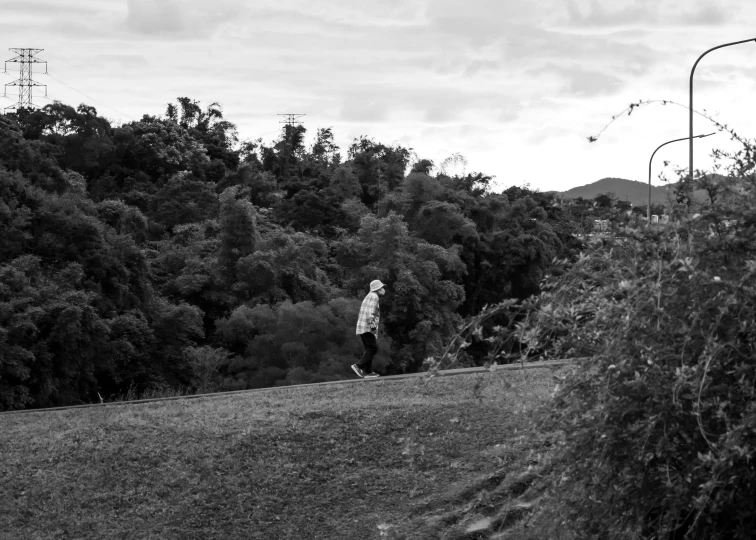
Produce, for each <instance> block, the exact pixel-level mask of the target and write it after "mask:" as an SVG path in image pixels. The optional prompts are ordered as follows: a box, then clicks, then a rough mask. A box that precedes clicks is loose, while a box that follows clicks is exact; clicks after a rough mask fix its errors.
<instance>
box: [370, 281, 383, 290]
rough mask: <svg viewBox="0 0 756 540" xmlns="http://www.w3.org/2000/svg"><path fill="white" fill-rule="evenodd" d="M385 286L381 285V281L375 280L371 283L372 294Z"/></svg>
mask: <svg viewBox="0 0 756 540" xmlns="http://www.w3.org/2000/svg"><path fill="white" fill-rule="evenodd" d="M383 286H384V285H383V283H381V280H380V279H374V280H373V281H371V282H370V292H375V291H377V290H378V289H380V288H382V287H383Z"/></svg>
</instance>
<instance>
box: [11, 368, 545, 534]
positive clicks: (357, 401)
mask: <svg viewBox="0 0 756 540" xmlns="http://www.w3.org/2000/svg"><path fill="white" fill-rule="evenodd" d="M553 385H554V383H553V371H552V370H551V369H533V370H524V371H501V372H497V373H486V374H475V375H464V376H455V377H438V378H435V379H433V380H432V381H430V382H429V383H424V382H423V381H422V379H404V380H398V381H363V382H361V383H357V384H342V385H335V386H323V387H309V388H301V389H298V388H296V387H293V388H292V387H289V388H282V389H271V390H268V391H265V392H257V393H249V394H241V395H233V396H220V397H214V398H207V399H197V400H179V401H169V402H162V403H151V404H142V405H122V406H108V407H104V408H101V409H100V408H96V409H79V410H69V411H60V412H47V413H32V414H18V415H5V416H0V535H2V536H1V537H2V538H3V539H14V540H21V539H37V538H39V539H56V538H61V539H62V538H97V539H100V540H107V539H123V540H125V539H150V538H155V539H158V538H160V539H174V538H175V539H195V538H196V539H208V538H224V539H226V538H261V539H263V538H264V539H287V538H292V539H294V538H296V539H320V538H322V539H336V538H345V539H369V538H391V537H394V538H400V537H407V538H425V537H428V538H436V537H440V536H439V535H441V533H439V531H441V530H447V531H450V530H452V529H454V530H467V529H469V526H467V525H465V527H462V528H460V527H461V526H462V524H463V523H464V522H465V520H467V522H468V523H472V522H473V521H475V519H476V518H475V516H474V514H475V507H476V506H479V503H480V497H479V495H478V492H479V489H478V488H483V487H486V486H488V487H490V484H491V479H492V478H493V479H495V482H496V483H498V482H499V480H501V479H502V471H504V470H506V468H507V464H508V463H512V464H515V463H517V466H520V465H521V464H522V463H523V459H524V458H525V457H526V455H527V454H529V453H530V452H532V450H533V448H532V444H531V442H529V441H527V440H525V439H526V438H524V437H522V433H523V430H524V429H526V428H527V427H528V425H529V424H530V421H531V420H530V417H531V413H532V411H533V410H534V409H535V407H536V406H538V405H539V404H541V403H543V402H544V401H545V400H546V399H548V395H549V392H550V391H551V389H552V388H553ZM518 434H519V435H518ZM497 445H498V446H497ZM513 466H514V465H513ZM517 472H518V473H519V472H520V471H517ZM475 501H477V502H475ZM468 502H470V504H467V503H468ZM468 507H469V508H468ZM502 524H503V522H501V523H500V525H502ZM489 525H490V523H489ZM499 528H501V527H499ZM421 529H422V530H424V531H425V532H422V531H421ZM488 530H489V531H491V528H490V527H489V528H488ZM413 531H414V532H413ZM432 531H436V532H432ZM405 535H406V536H405ZM441 536H444V537H447V536H448V535H447V534H446V533H443V535H441ZM465 537H467V536H465ZM469 537H470V538H478V537H482V536H478V535H477V534H476V535H474V536H469Z"/></svg>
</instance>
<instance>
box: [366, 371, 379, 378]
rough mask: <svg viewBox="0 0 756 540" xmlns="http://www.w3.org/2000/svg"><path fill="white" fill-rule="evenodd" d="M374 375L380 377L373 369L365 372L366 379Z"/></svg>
mask: <svg viewBox="0 0 756 540" xmlns="http://www.w3.org/2000/svg"><path fill="white" fill-rule="evenodd" d="M376 377H380V375H379V374H378V373H376V372H375V371H371V372H370V373H365V378H366V379H375V378H376Z"/></svg>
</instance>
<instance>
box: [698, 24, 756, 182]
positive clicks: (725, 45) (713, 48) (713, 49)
mask: <svg viewBox="0 0 756 540" xmlns="http://www.w3.org/2000/svg"><path fill="white" fill-rule="evenodd" d="M749 41H754V42H756V38H750V39H742V40H740V41H733V42H732V43H724V44H722V45H717V46H716V47H712V48H711V49H709V50H708V51H706V52H705V53H703V54H702V55H701V56H699V57H698V60H696V63H695V64H693V69H691V70H690V102H689V107H688V113H689V114H690V118H689V124H690V130H689V131H688V133H689V135H688V138H689V139H690V147H689V156H688V157H689V163H688V166H689V173H690V181H691V183H692V182H693V139H695V138H696V137H694V136H693V72H694V71H696V66H697V65H698V62H700V61H701V58H703V57H704V56H706V55H707V54H709V53H710V52H711V51H716V50H717V49H721V48H722V47H729V46H730V45H740V44H741V43H748V42H749Z"/></svg>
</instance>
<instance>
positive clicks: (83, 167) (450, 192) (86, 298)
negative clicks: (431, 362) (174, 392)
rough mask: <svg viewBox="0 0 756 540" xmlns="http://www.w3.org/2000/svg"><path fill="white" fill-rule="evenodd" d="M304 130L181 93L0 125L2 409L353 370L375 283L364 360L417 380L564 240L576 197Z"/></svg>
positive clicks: (577, 220)
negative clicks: (134, 116)
mask: <svg viewBox="0 0 756 540" xmlns="http://www.w3.org/2000/svg"><path fill="white" fill-rule="evenodd" d="M305 136H306V130H305V128H304V127H303V126H301V125H294V124H286V125H284V127H283V129H282V131H281V133H280V136H279V138H278V140H274V141H272V142H271V143H269V144H266V143H264V142H263V141H262V140H261V139H258V140H255V141H248V140H247V141H240V140H239V137H238V134H237V131H236V128H235V126H234V124H233V123H232V122H230V121H229V120H227V119H225V118H224V117H223V114H222V110H221V107H220V106H219V105H218V104H215V103H213V104H211V105H209V106H207V107H204V108H203V107H202V106H201V105H200V104H199V103H197V102H196V101H193V100H191V99H189V98H179V99H178V100H177V103H176V104H169V105H168V106H167V109H166V111H165V114H164V115H163V116H149V115H145V116H143V117H142V119H141V120H139V121H134V122H130V123H126V124H122V125H112V124H111V123H110V122H109V121H108V120H106V119H105V118H103V117H101V116H99V115H98V113H97V111H96V110H95V109H94V108H92V107H89V106H86V105H80V106H79V107H78V108H73V107H71V106H68V105H65V104H63V103H59V102H55V103H53V104H51V105H48V106H46V107H44V108H42V109H39V110H20V111H19V112H18V113H17V114H15V115H6V116H3V117H0V193H1V196H0V234H1V235H2V242H0V409H12V408H29V407H45V406H55V405H65V404H75V403H89V402H98V401H100V400H108V399H111V398H113V397H114V396H119V395H124V394H125V393H126V392H129V395H143V393H144V392H145V391H147V390H148V389H152V390H153V391H154V390H155V389H158V390H159V389H178V388H183V389H185V391H207V390H236V389H245V388H255V387H264V386H271V385H276V384H296V383H302V382H314V381H322V380H332V379H339V378H345V377H348V376H349V365H350V364H351V363H353V362H354V360H355V358H356V357H357V356H358V355H359V354H360V352H361V344H360V342H359V339H357V338H356V336H355V335H354V325H355V322H356V317H357V312H358V309H359V305H360V302H361V300H362V298H363V296H364V294H365V293H366V292H367V284H368V283H369V282H370V281H371V280H373V279H381V280H382V281H383V282H384V283H386V284H387V286H388V287H387V289H388V294H387V295H386V296H385V297H384V298H383V299H382V302H381V310H382V313H383V317H382V319H381V320H382V322H381V329H380V333H381V353H380V355H379V357H378V359H377V362H376V364H377V367H378V368H379V369H380V370H381V371H382V372H384V373H395V372H407V371H416V370H419V369H421V368H422V366H423V362H424V360H425V359H426V358H428V357H429V356H431V355H434V354H437V353H438V352H439V351H440V350H442V348H443V347H444V346H445V345H446V344H447V342H448V340H449V339H450V337H451V336H453V335H454V334H455V333H456V332H457V330H458V328H459V327H460V324H461V322H462V321H463V320H464V319H465V318H467V317H470V316H471V315H474V314H476V313H478V312H479V311H480V310H481V309H482V308H483V307H484V306H486V305H490V304H496V303H498V302H501V301H502V300H505V299H508V298H514V299H524V298H527V297H529V296H531V295H532V294H534V293H537V292H538V291H539V284H540V282H541V280H542V278H543V277H544V273H545V272H546V270H547V269H548V267H549V265H550V264H551V262H552V261H553V260H554V259H555V258H565V257H569V256H571V254H572V255H574V254H575V253H576V248H577V246H578V243H577V240H576V237H575V232H576V230H577V229H578V228H579V227H580V226H581V220H582V221H585V208H583V211H582V214H581V213H580V212H575V211H573V210H570V209H565V208H564V207H563V205H560V204H558V201H556V200H555V199H554V196H553V195H544V194H540V193H538V192H536V191H533V190H530V189H528V188H527V187H522V188H521V187H513V188H510V189H508V190H506V191H504V192H503V193H495V192H493V191H492V189H491V186H490V184H491V180H492V179H491V178H490V177H489V176H486V175H485V174H482V173H470V174H464V175H448V174H445V173H444V172H443V170H444V169H443V168H440V167H436V166H435V164H434V163H432V162H431V161H429V160H426V159H419V158H417V157H416V156H414V153H413V152H412V150H411V149H409V148H404V147H401V146H397V145H393V146H392V145H386V144H382V143H380V142H377V141H375V140H373V139H371V138H369V137H365V136H363V137H360V138H357V139H355V140H354V141H353V142H352V144H351V145H350V146H349V148H347V149H345V152H343V154H342V149H341V148H339V147H337V146H336V145H335V143H334V134H333V132H332V130H331V129H329V128H324V129H319V130H317V132H316V135H315V137H314V138H313V142H312V144H311V145H310V146H309V147H308V146H307V145H306V143H305V140H306V137H305ZM588 206H589V207H591V205H588ZM593 206H595V203H594V204H593ZM591 208H592V207H591ZM589 210H590V208H589ZM578 214H580V215H578ZM589 221H590V220H589ZM484 353H485V351H482V352H479V353H477V354H478V356H481V357H482V356H483V355H484ZM465 361H466V362H468V363H474V362H476V361H482V360H480V359H477V357H476V352H475V347H473V348H471V349H470V352H469V354H467V356H466V360H465Z"/></svg>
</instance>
